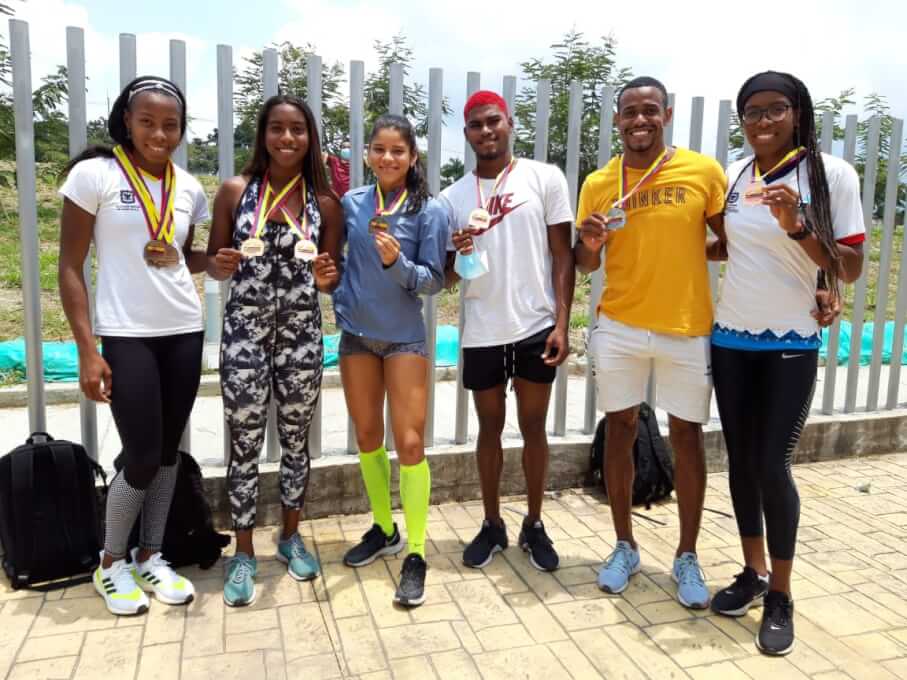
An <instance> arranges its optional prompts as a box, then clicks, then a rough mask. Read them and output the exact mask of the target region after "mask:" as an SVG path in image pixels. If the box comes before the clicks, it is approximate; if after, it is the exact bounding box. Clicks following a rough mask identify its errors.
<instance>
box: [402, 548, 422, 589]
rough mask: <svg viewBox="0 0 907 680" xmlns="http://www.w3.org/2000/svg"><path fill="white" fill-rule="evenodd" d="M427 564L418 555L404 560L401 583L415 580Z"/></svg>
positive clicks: (409, 556) (412, 555)
mask: <svg viewBox="0 0 907 680" xmlns="http://www.w3.org/2000/svg"><path fill="white" fill-rule="evenodd" d="M424 564H425V561H424V560H423V559H422V558H421V557H419V556H418V555H416V554H411V555H408V556H407V557H406V559H405V560H403V568H402V569H401V572H400V582H401V584H402V583H408V582H410V581H413V580H415V578H416V575H417V574H418V573H419V571H420V568H421V567H422V566H423V565H424Z"/></svg>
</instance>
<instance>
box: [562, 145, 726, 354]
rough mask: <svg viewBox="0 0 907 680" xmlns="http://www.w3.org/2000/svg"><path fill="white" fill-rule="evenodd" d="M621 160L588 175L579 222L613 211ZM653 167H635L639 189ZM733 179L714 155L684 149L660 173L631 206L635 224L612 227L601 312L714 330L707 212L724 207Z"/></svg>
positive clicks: (686, 330)
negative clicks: (644, 168) (641, 179)
mask: <svg viewBox="0 0 907 680" xmlns="http://www.w3.org/2000/svg"><path fill="white" fill-rule="evenodd" d="M618 163H620V157H617V158H613V159H611V161H610V162H609V163H608V164H607V165H606V166H605V167H603V168H600V169H599V170H596V171H595V172H593V173H591V174H590V175H589V176H588V177H586V181H585V182H584V183H583V188H582V191H581V192H580V196H579V209H578V211H577V218H576V224H577V226H579V225H580V224H581V223H582V221H583V220H584V219H585V218H586V217H587V216H588V215H589V214H591V213H594V212H598V213H602V214H606V213H607V212H608V210H610V208H611V206H612V205H613V204H614V202H615V201H616V200H617V198H618V186H617V182H618ZM644 172H645V170H642V169H635V168H627V182H626V184H627V188H628V190H630V189H632V188H633V187H634V186H635V185H636V183H637V182H638V181H639V179H640V178H641V177H642V176H643V173H644ZM726 187H727V179H726V177H725V174H724V170H722V169H721V166H720V165H719V164H718V163H717V162H716V161H715V160H713V159H712V158H709V157H707V156H703V155H702V154H699V153H696V152H695V151H690V150H688V149H680V148H678V149H676V150H675V152H674V155H673V156H672V157H671V159H670V160H668V162H667V163H665V165H664V166H663V167H662V169H661V170H660V171H659V172H658V174H657V175H655V177H654V178H653V179H650V180H649V181H648V182H646V184H644V185H643V186H642V187H641V188H640V190H639V191H638V192H636V193H635V194H634V195H633V196H632V197H631V198H630V199H629V201H628V202H627V203H626V205H625V206H624V210H625V211H626V212H627V224H626V225H625V226H624V228H623V229H618V230H616V231H614V232H612V234H611V237H610V239H609V240H608V245H607V246H606V249H607V254H606V257H605V289H604V291H602V298H601V302H600V303H599V305H598V311H599V313H604V314H605V315H606V316H608V317H609V318H611V319H614V320H615V321H619V322H620V323H624V324H627V325H628V326H635V327H637V328H645V329H647V330H651V331H655V332H658V333H670V334H673V335H686V336H701V335H708V334H709V333H710V332H711V330H712V296H711V293H710V290H709V272H708V266H707V262H706V257H705V243H706V218H707V217H712V216H713V215H717V214H718V213H720V212H721V211H722V210H723V208H724V195H725V190H726Z"/></svg>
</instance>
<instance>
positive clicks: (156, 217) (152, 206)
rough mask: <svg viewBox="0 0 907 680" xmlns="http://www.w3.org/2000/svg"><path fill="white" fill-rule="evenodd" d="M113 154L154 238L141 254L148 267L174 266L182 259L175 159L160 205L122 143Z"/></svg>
mask: <svg viewBox="0 0 907 680" xmlns="http://www.w3.org/2000/svg"><path fill="white" fill-rule="evenodd" d="M113 156H114V159H115V160H116V162H117V165H119V166H120V170H121V171H122V173H123V175H124V176H125V177H126V181H127V182H128V183H129V186H130V187H132V193H133V194H134V195H135V196H136V197H137V198H138V199H139V206H141V209H142V214H143V215H144V216H145V224H146V225H147V227H148V233H149V234H150V235H151V240H150V241H148V242H147V243H146V244H145V247H144V248H143V250H142V258H143V259H144V260H145V263H146V264H147V265H148V266H149V267H155V268H165V267H175V266H176V265H178V264H179V263H180V254H179V250H177V248H176V247H175V246H174V245H173V238H174V234H175V227H174V222H173V214H174V213H173V199H174V194H175V193H176V192H175V188H176V171H175V170H174V168H173V163H172V162H171V161H167V167H166V168H164V177H163V178H162V179H161V206H160V209H158V206H157V204H156V203H155V202H154V198H153V197H152V196H151V192H150V191H149V190H148V185H147V184H145V180H144V179H142V174H141V171H140V170H139V169H138V168H137V167H136V166H135V164H134V163H133V162H132V159H131V158H130V157H129V153H128V152H127V151H126V149H124V148H123V146H122V145H117V146H115V147H114V149H113Z"/></svg>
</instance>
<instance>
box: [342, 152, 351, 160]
mask: <svg viewBox="0 0 907 680" xmlns="http://www.w3.org/2000/svg"><path fill="white" fill-rule="evenodd" d="M340 157H341V158H342V159H343V160H345V161H348V160H349V159H350V150H349V149H340Z"/></svg>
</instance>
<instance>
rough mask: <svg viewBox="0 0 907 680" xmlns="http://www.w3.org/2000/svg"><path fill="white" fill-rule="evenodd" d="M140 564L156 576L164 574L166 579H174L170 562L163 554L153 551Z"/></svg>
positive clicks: (174, 573)
mask: <svg viewBox="0 0 907 680" xmlns="http://www.w3.org/2000/svg"><path fill="white" fill-rule="evenodd" d="M142 564H143V565H144V566H145V567H146V568H147V569H148V571H150V572H151V573H152V574H154V575H155V576H157V577H158V578H161V576H166V577H167V578H168V579H172V580H175V579H176V572H174V571H173V569H171V568H170V562H168V561H167V560H165V559H164V556H163V555H162V554H161V553H159V552H156V553H154V554H153V555H152V556H151V557H149V558H148V560H147V561H146V562H142ZM162 580H163V579H162Z"/></svg>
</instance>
